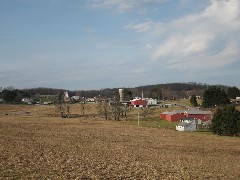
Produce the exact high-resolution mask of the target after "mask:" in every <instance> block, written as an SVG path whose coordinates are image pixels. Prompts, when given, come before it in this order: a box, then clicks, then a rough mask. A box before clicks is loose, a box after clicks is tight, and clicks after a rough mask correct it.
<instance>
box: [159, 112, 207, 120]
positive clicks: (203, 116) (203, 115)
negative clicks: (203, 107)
mask: <svg viewBox="0 0 240 180" xmlns="http://www.w3.org/2000/svg"><path fill="white" fill-rule="evenodd" d="M185 117H189V118H196V119H200V120H202V121H208V120H211V119H212V112H211V111H198V110H176V111H173V112H163V113H161V114H160V118H161V119H165V120H167V121H170V122H177V121H180V119H183V118H185Z"/></svg>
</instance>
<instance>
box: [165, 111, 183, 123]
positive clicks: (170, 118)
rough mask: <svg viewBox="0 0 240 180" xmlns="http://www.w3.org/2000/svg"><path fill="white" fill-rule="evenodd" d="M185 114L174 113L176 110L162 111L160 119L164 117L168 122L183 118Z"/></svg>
mask: <svg viewBox="0 0 240 180" xmlns="http://www.w3.org/2000/svg"><path fill="white" fill-rule="evenodd" d="M184 117H185V115H184V114H183V113H182V114H181V113H176V112H174V111H173V112H163V113H161V114H160V118H161V119H165V120H167V121H170V122H177V121H179V120H180V119H182V118H184Z"/></svg>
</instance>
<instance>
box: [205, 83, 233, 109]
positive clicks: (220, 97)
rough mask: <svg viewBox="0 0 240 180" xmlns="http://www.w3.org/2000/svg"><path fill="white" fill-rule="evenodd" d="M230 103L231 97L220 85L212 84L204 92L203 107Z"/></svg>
mask: <svg viewBox="0 0 240 180" xmlns="http://www.w3.org/2000/svg"><path fill="white" fill-rule="evenodd" d="M226 104H229V99H228V97H227V94H226V92H225V91H224V90H221V89H220V88H219V87H216V86H212V87H210V88H209V89H208V90H206V91H204V94H203V103H202V105H203V107H214V106H222V105H226Z"/></svg>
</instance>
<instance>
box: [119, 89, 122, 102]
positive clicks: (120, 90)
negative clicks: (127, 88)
mask: <svg viewBox="0 0 240 180" xmlns="http://www.w3.org/2000/svg"><path fill="white" fill-rule="evenodd" d="M119 96H120V101H123V89H119Z"/></svg>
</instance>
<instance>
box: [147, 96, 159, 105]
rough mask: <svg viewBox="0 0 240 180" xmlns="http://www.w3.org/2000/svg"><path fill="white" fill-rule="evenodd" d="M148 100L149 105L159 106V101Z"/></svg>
mask: <svg viewBox="0 0 240 180" xmlns="http://www.w3.org/2000/svg"><path fill="white" fill-rule="evenodd" d="M146 100H147V105H148V106H151V105H157V100H156V99H152V98H150V99H146Z"/></svg>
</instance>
